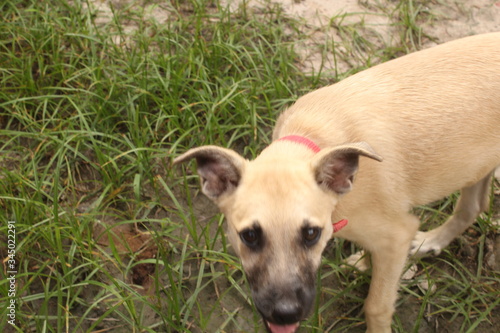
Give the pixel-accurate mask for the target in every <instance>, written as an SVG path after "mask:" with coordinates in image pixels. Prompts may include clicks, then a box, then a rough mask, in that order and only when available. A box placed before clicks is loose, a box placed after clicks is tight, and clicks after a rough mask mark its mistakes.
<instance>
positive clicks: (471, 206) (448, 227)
mask: <svg viewBox="0 0 500 333" xmlns="http://www.w3.org/2000/svg"><path fill="white" fill-rule="evenodd" d="M492 174H493V171H492V172H490V173H489V174H488V175H487V176H486V177H484V178H483V179H481V180H480V181H479V182H477V183H476V184H474V185H472V186H470V187H465V188H463V189H462V190H461V195H460V198H459V199H458V202H457V205H456V207H455V209H454V211H453V215H452V216H451V217H450V218H449V219H448V220H447V221H446V222H445V223H444V224H443V225H441V226H439V227H437V228H435V229H433V230H430V231H427V232H422V231H419V232H418V233H417V235H416V236H415V239H414V240H413V242H412V248H411V250H410V253H411V254H413V255H416V256H419V257H421V256H425V255H429V254H434V255H437V254H439V253H440V252H441V250H442V249H444V248H445V247H446V246H447V245H448V244H450V242H451V241H452V240H453V239H455V238H456V237H458V236H459V235H461V234H462V233H463V232H464V231H465V230H466V229H467V228H468V227H469V226H471V225H472V224H473V223H474V221H475V220H476V217H477V216H478V215H479V214H480V213H481V212H483V211H485V210H487V209H488V204H489V194H490V191H489V189H490V184H491V176H492Z"/></svg>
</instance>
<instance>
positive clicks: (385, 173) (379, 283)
mask: <svg viewBox="0 0 500 333" xmlns="http://www.w3.org/2000/svg"><path fill="white" fill-rule="evenodd" d="M290 135H293V136H300V137H304V138H307V139H308V140H311V141H312V142H314V143H312V142H309V141H308V140H306V139H298V140H297V139H295V138H294V139H292V140H290V139H289V138H290ZM283 137H288V138H286V139H284V140H279V139H280V138H283ZM273 138H274V140H275V141H274V142H273V144H271V145H270V146H269V147H267V148H266V149H265V150H264V151H263V152H262V153H261V155H259V156H258V157H257V158H256V159H255V160H254V161H247V160H245V159H243V158H242V157H241V156H239V155H238V154H237V153H235V152H233V151H231V150H228V149H224V148H218V147H214V146H208V147H200V148H195V149H192V150H190V151H188V152H187V153H185V154H184V155H182V156H180V157H179V158H177V159H176V160H175V162H176V163H178V162H183V161H185V160H188V159H191V158H196V159H197V161H198V170H199V174H200V176H201V178H202V187H203V191H204V193H205V194H207V195H208V196H209V197H210V198H211V199H212V200H214V202H216V203H217V205H218V206H219V207H220V209H221V210H222V212H224V213H225V215H226V218H227V220H228V222H229V225H228V235H229V238H230V240H231V243H232V244H233V247H234V248H235V250H236V252H237V253H238V255H239V256H240V258H241V260H242V264H243V267H244V269H245V272H246V274H247V277H248V280H249V283H250V286H251V288H252V292H253V295H254V301H255V304H256V307H257V308H258V310H259V311H260V312H261V313H262V315H263V317H264V319H265V322H266V327H267V328H268V330H269V331H271V332H273V333H278V332H284V333H286V332H294V331H295V330H296V328H297V327H298V322H299V321H300V320H302V319H303V318H304V317H305V316H306V315H307V313H308V312H309V310H310V308H311V304H312V303H313V302H312V300H313V299H314V279H315V274H316V271H317V268H318V265H319V263H320V258H321V253H322V251H323V249H324V247H325V246H326V244H327V242H328V240H329V239H330V238H331V236H332V234H333V226H332V222H336V221H339V220H342V219H347V220H348V221H349V223H348V225H347V226H346V227H345V228H343V229H342V230H339V231H338V232H337V233H336V234H335V236H338V237H343V238H346V239H349V240H351V241H354V242H356V243H358V244H359V245H361V246H362V247H363V248H364V249H366V250H367V251H368V252H369V253H370V254H371V265H372V268H373V270H372V282H371V286H370V291H369V295H368V297H367V300H366V303H365V313H366V319H367V327H368V331H369V332H375V333H383V332H390V330H391V329H390V326H391V318H392V314H393V311H394V310H393V307H394V303H395V300H396V297H397V289H398V283H399V278H400V275H401V272H402V270H403V267H404V264H405V262H406V258H407V255H408V251H411V252H413V253H416V254H425V253H427V252H430V251H432V252H435V253H438V252H439V251H440V250H441V249H442V248H443V247H445V246H446V245H448V243H449V242H451V240H453V238H455V237H456V236H458V235H459V234H460V233H462V232H463V231H464V230H465V229H466V228H467V227H468V226H469V225H471V224H472V223H473V222H474V220H475V218H476V217H477V215H478V214H479V213H480V212H481V211H482V210H484V209H485V208H486V207H487V203H488V201H487V199H488V193H489V192H488V189H489V181H490V178H491V173H492V171H493V170H494V169H495V167H497V166H498V165H500V33H494V34H486V35H480V36H475V37H469V38H465V39H461V40H458V41H454V42H450V43H447V44H443V45H441V46H437V47H434V48H431V49H427V50H424V51H420V52H417V53H413V54H410V55H407V56H404V57H402V58H399V59H396V60H392V61H390V62H387V63H384V64H382V65H378V66H376V67H373V68H371V69H368V70H366V71H363V72H361V73H358V74H356V75H353V76H351V77H350V78H348V79H345V80H343V81H342V82H340V83H337V84H335V85H332V86H329V87H325V88H322V89H319V90H317V91H314V92H312V93H310V94H307V95H305V96H304V97H302V98H300V99H299V100H298V101H297V102H296V103H295V104H294V105H293V106H292V107H290V108H289V109H288V110H286V111H285V112H284V113H283V114H282V115H281V116H280V118H279V119H278V122H277V125H276V128H275V130H274V134H273ZM297 141H299V142H297ZM314 144H315V145H317V146H319V148H321V151H319V152H316V151H315V146H314ZM375 152H376V153H375ZM359 156H363V157H362V158H359V172H357V174H356V171H357V169H358V157H359ZM380 156H381V157H382V158H383V162H380V161H381V160H382V158H381V157H380ZM355 174H356V177H355V181H354V186H353V187H352V190H351V185H352V182H353V177H354V175H355ZM458 189H461V190H462V195H461V198H460V199H459V201H458V203H457V207H456V209H455V214H454V215H453V216H452V217H451V218H450V219H449V220H448V221H447V222H446V223H445V224H444V225H443V226H441V227H439V228H437V229H435V230H433V231H430V232H426V233H423V232H418V227H419V221H418V219H417V218H416V217H415V216H413V215H411V214H410V209H411V208H412V207H414V206H415V205H420V204H426V203H429V202H431V201H434V200H437V199H440V198H442V197H444V196H446V195H449V194H450V193H452V192H453V191H455V190H458ZM344 194H345V195H344Z"/></svg>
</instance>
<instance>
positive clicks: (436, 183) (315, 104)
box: [274, 33, 500, 206]
mask: <svg viewBox="0 0 500 333" xmlns="http://www.w3.org/2000/svg"><path fill="white" fill-rule="evenodd" d="M291 133H293V134H297V133H299V134H302V135H305V136H312V137H313V138H314V140H316V142H317V143H318V144H319V145H320V146H323V147H324V146H335V145H339V144H343V143H346V142H358V141H365V142H368V143H369V144H370V145H371V146H372V147H373V148H374V150H375V151H377V152H378V153H379V154H380V155H382V156H383V157H384V162H383V163H381V164H379V163H376V162H373V161H362V163H366V164H367V165H369V167H368V168H366V167H363V165H361V166H360V171H359V175H358V180H357V187H360V188H363V189H365V190H366V186H370V185H368V184H364V183H365V181H366V183H372V182H373V181H374V179H373V173H374V172H373V170H371V168H377V169H379V170H377V172H376V174H382V175H384V177H385V178H391V179H392V180H395V181H391V182H387V179H383V178H380V179H379V181H380V182H384V184H383V186H384V187H385V189H386V191H390V192H393V193H391V194H390V196H391V197H399V198H401V201H404V203H405V204H408V205H409V206H412V205H417V204H424V203H428V202H430V201H433V200H437V199H440V198H441V197H443V196H445V195H448V194H449V193H451V192H452V191H454V190H457V189H460V188H462V187H464V186H469V185H472V184H474V183H476V182H477V181H479V180H480V179H481V178H483V177H484V176H485V175H486V174H488V172H490V171H491V170H492V169H493V168H494V167H495V166H497V165H499V164H500V33H492V34H485V35H479V36H473V37H469V38H464V39H460V40H458V41H454V42H450V43H446V44H443V45H440V46H437V47H433V48H430V49H427V50H424V51H421V52H417V53H413V54H409V55H407V56H404V57H401V58H399V59H395V60H392V61H390V62H387V63H384V64H381V65H378V66H376V67H373V68H371V69H369V70H366V71H363V72H361V73H358V74H356V75H353V76H351V77H350V78H348V79H346V80H343V81H341V82H340V83H337V84H334V85H332V86H329V87H325V88H322V89H319V90H317V91H314V92H312V93H310V94H308V95H306V96H304V97H302V98H300V99H299V100H298V101H297V102H296V104H294V105H293V106H292V107H291V108H290V109H288V110H287V111H285V112H284V113H283V114H282V115H281V117H280V119H279V120H278V125H277V126H276V128H275V132H274V137H275V138H278V137H281V136H284V135H288V134H291ZM367 173H369V174H367ZM380 185H381V186H382V184H380ZM391 186H392V188H390V187H391ZM388 187H389V188H388ZM353 194H354V193H352V194H350V196H351V197H353Z"/></svg>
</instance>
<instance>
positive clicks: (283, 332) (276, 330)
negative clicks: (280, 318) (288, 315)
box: [264, 320, 300, 333]
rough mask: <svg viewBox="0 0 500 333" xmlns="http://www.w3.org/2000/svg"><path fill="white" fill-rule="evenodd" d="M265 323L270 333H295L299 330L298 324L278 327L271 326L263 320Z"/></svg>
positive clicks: (271, 324) (275, 325)
mask: <svg viewBox="0 0 500 333" xmlns="http://www.w3.org/2000/svg"><path fill="white" fill-rule="evenodd" d="M264 322H265V323H266V328H267V330H268V331H269V332H271V333H295V332H297V330H298V329H299V326H300V323H298V322H297V323H295V324H289V325H278V324H273V323H271V322H269V321H267V320H264Z"/></svg>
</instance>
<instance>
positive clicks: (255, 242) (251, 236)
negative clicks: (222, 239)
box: [240, 228, 262, 249]
mask: <svg viewBox="0 0 500 333" xmlns="http://www.w3.org/2000/svg"><path fill="white" fill-rule="evenodd" d="M240 239H241V241H242V242H243V243H244V244H245V245H246V246H248V247H249V248H252V249H255V248H257V247H258V246H259V245H260V243H261V239H262V230H261V229H260V228H255V229H245V230H243V231H242V232H240Z"/></svg>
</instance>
